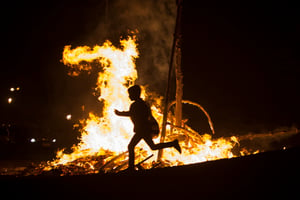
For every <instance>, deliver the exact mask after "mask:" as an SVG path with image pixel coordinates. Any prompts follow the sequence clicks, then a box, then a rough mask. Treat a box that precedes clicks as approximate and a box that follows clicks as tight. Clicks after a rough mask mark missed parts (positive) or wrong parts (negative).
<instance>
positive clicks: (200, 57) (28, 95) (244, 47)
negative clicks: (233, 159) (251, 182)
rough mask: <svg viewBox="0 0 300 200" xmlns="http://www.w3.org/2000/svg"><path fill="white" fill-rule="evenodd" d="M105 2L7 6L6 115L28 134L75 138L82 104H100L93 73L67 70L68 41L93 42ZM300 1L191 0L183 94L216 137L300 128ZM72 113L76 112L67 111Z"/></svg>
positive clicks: (203, 128)
mask: <svg viewBox="0 0 300 200" xmlns="http://www.w3.org/2000/svg"><path fill="white" fill-rule="evenodd" d="M105 6H106V4H105V1H95V0H87V1H43V2H36V1H35V2H30V1H24V2H8V3H6V4H4V5H3V6H2V13H1V19H2V24H1V26H2V27H1V30H2V33H1V35H2V37H1V38H2V51H1V52H2V55H1V57H2V59H1V65H2V66H1V77H0V78H1V85H0V97H1V99H0V106H1V107H0V108H1V114H0V120H1V123H11V124H15V125H16V126H19V127H21V128H20V129H22V130H23V133H22V134H25V128H24V127H26V129H28V133H26V134H27V135H28V136H31V135H37V136H44V135H45V136H47V137H60V138H62V140H64V142H67V141H70V140H72V138H73V139H74V137H75V136H74V135H72V133H71V132H72V123H75V122H76V119H79V118H81V117H82V113H81V111H80V107H81V105H83V104H85V105H90V107H91V108H90V109H94V108H96V106H93V105H94V104H96V103H95V102H96V98H95V97H93V96H92V95H91V93H92V86H93V84H94V82H93V78H92V79H91V78H90V77H89V76H87V75H86V74H83V75H82V76H80V77H70V76H68V75H67V68H66V67H65V66H64V65H63V64H62V63H61V62H60V60H61V56H62V51H63V47H64V46H65V45H68V44H72V46H73V47H75V46H78V45H94V44H90V43H85V41H86V38H87V36H88V35H89V34H90V33H91V32H92V30H94V29H95V28H96V26H97V24H98V23H99V20H107V19H104V15H103V12H100V11H99V10H101V11H103V10H104V7H105ZM298 10H299V7H298V6H297V4H296V3H294V2H293V1H284V2H280V3H277V2H273V1H272V2H271V1H270V2H261V1H251V2H245V1H241V2H240V1H226V2H225V1H193V2H192V1H187V0H185V1H184V7H183V24H182V32H183V47H182V51H183V55H182V67H183V73H184V99H189V100H193V101H196V102H197V103H199V104H201V105H202V106H203V107H204V108H205V109H206V110H207V111H208V112H209V113H210V115H211V118H212V120H213V122H214V124H215V129H216V133H217V135H218V136H225V135H231V134H242V133H247V132H251V131H252V132H261V131H266V130H274V129H276V128H279V127H284V126H288V127H290V126H292V125H295V126H298V127H299V125H300V121H299V117H298V113H299V111H300V106H299V100H300V97H299V84H298V82H297V79H298V77H299V74H300V70H299V64H300V59H299V34H300V28H299V18H300V16H299V15H300V14H299V12H297V11H298ZM117 14H118V13H116V15H117ZM95 19H97V20H95ZM126 31H127V30H124V33H126ZM141 34H143V33H141ZM111 35H112V38H105V39H109V40H112V41H118V40H119V37H120V35H119V33H116V32H114V31H113V29H112V30H111ZM170 37H172V35H170ZM102 42H103V41H102ZM139 46H140V48H141V49H143V48H145V47H144V46H143V43H139ZM140 54H141V55H143V51H141V52H140ZM139 62H140V61H139V60H137V64H139ZM94 78H95V77H94ZM150 86H151V83H150ZM10 87H20V91H18V92H13V93H12V92H10V91H9V88H10ZM159 92H160V93H161V94H163V91H159ZM11 96H12V97H13V99H14V102H13V103H12V104H8V103H7V98H8V97H11ZM183 112H184V117H187V118H189V119H190V120H189V124H190V125H191V126H192V127H194V128H195V129H196V130H198V131H200V132H201V133H203V132H210V130H209V128H208V124H207V121H206V119H205V116H204V115H203V114H202V113H201V112H200V111H199V110H197V109H196V108H194V107H192V106H184V110H183ZM69 113H72V114H73V115H74V117H73V121H67V120H66V119H65V116H66V115H67V114H69ZM71 135H72V136H71ZM24 137H25V136H24ZM76 137H77V136H76Z"/></svg>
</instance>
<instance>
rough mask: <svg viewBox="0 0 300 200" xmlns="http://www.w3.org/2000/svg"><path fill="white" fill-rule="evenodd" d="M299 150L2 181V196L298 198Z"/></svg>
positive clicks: (59, 197) (5, 178)
mask: <svg viewBox="0 0 300 200" xmlns="http://www.w3.org/2000/svg"><path fill="white" fill-rule="evenodd" d="M299 154H300V148H299V147H294V148H291V149H287V150H280V151H272V152H265V153H260V154H256V155H251V156H244V157H238V158H233V159H223V160H217V161H210V162H204V163H198V164H193V165H186V166H180V167H172V168H161V169H153V170H146V171H139V172H135V173H128V172H123V173H119V174H97V175H83V176H62V177H61V176H57V175H53V174H49V175H43V176H27V177H15V176H1V177H0V182H1V184H2V189H3V190H2V191H3V192H2V193H3V195H9V196H10V197H12V198H18V197H22V198H23V197H33V198H37V199H47V198H49V199H53V198H58V199H91V198H98V199H120V198H121V199H124V198H128V197H132V198H133V199H157V198H158V199H194V198H197V199H220V198H221V199H229V198H230V199H272V198H273V197H277V198H280V197H283V198H285V199H290V198H292V197H293V198H296V199H297V196H299V194H298V193H297V184H298V181H299V178H300V172H299V162H298V160H299V159H298V158H299Z"/></svg>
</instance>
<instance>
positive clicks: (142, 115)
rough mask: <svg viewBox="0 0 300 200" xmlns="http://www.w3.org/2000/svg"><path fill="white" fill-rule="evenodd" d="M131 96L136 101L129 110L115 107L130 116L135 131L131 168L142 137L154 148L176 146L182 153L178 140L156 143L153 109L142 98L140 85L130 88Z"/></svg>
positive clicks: (120, 112)
mask: <svg viewBox="0 0 300 200" xmlns="http://www.w3.org/2000/svg"><path fill="white" fill-rule="evenodd" d="M128 93H129V98H130V100H132V101H134V102H133V103H132V104H131V105H130V109H129V111H118V110H116V109H115V114H116V115H119V116H127V117H130V119H131V121H132V123H133V125H134V129H133V131H134V132H135V134H134V136H133V137H132V139H131V141H130V143H129V145H128V152H129V166H128V169H129V170H134V160H135V159H134V158H135V157H134V147H135V146H136V145H137V144H138V143H139V142H140V140H141V139H144V140H145V142H146V143H147V144H148V145H149V147H150V148H151V149H152V150H158V149H163V148H168V147H174V148H175V149H176V150H177V151H178V152H179V153H181V147H180V146H179V143H178V140H177V139H176V140H174V141H172V142H166V143H159V144H154V142H153V140H152V135H151V131H152V130H151V129H152V128H151V125H150V123H149V120H150V118H151V117H152V114H151V109H150V107H149V106H148V105H147V103H146V102H145V101H144V100H143V99H141V97H140V95H141V88H140V86H139V85H134V86H132V87H130V88H128Z"/></svg>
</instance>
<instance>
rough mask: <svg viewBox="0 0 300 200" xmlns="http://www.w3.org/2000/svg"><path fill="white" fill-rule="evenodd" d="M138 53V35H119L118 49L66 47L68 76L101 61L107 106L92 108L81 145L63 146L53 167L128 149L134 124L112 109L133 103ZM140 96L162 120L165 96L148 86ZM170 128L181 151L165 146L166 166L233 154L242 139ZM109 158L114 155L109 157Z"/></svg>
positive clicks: (108, 46) (170, 136)
mask: <svg viewBox="0 0 300 200" xmlns="http://www.w3.org/2000/svg"><path fill="white" fill-rule="evenodd" d="M136 58H138V50H137V44H136V37H135V36H133V37H128V38H127V39H122V40H120V48H117V47H115V46H113V45H112V43H111V42H109V41H106V42H105V43H104V44H103V45H102V46H98V45H96V46H94V47H93V48H90V47H87V46H83V47H77V48H75V49H71V46H65V48H64V51H63V60H62V61H63V63H64V64H65V65H68V66H69V67H70V68H71V69H72V70H73V72H72V73H70V75H73V76H77V75H79V73H80V72H81V71H82V70H87V71H90V70H91V69H92V66H91V65H89V64H87V63H90V62H95V61H96V62H98V63H100V64H101V66H102V70H101V71H100V72H99V74H98V80H97V89H98V90H100V91H101V95H100V96H99V98H98V99H99V101H103V102H104V106H103V110H102V113H101V114H102V115H101V117H99V116H98V115H97V114H94V113H89V117H88V119H84V120H81V121H80V122H81V124H82V125H83V129H82V133H81V138H80V142H79V144H77V145H76V146H74V147H73V152H72V153H71V154H65V153H63V150H61V151H59V152H58V153H57V159H56V160H55V161H53V162H52V163H51V165H52V166H56V165H58V164H64V165H67V164H68V163H70V162H72V161H74V160H76V159H78V158H82V157H87V156H92V155H105V154H108V152H109V153H110V154H111V155H117V154H121V153H122V152H126V151H127V145H128V143H129V141H130V139H131V137H132V135H133V125H132V122H131V121H130V120H129V119H127V118H121V117H118V116H116V115H115V114H114V109H118V110H128V109H129V106H130V103H131V102H130V100H129V98H128V94H127V88H128V87H129V86H132V85H133V84H134V82H135V80H136V79H137V71H136V66H135V59H136ZM143 88H144V87H143ZM142 97H143V98H144V99H146V100H147V99H148V100H149V99H151V101H152V102H154V103H153V104H152V107H151V109H152V113H153V115H154V117H155V118H156V119H157V120H158V121H159V123H160V124H161V120H162V114H161V100H162V97H158V96H156V97H155V95H153V93H151V92H149V91H146V89H143V92H142ZM99 114H100V113H99ZM172 117H173V116H170V117H169V121H172ZM167 132H168V133H167V136H166V140H172V139H174V138H178V139H179V141H180V145H181V147H182V154H178V153H177V151H176V150H175V149H173V148H170V149H167V150H164V157H163V160H164V162H166V163H168V166H174V165H182V164H190V163H195V162H202V161H207V160H213V159H221V158H231V157H233V156H234V155H233V153H232V152H231V149H232V148H233V146H234V145H235V144H236V143H237V142H238V141H237V138H236V137H231V138H227V139H225V138H220V139H216V140H213V139H212V138H211V136H210V135H208V134H205V135H199V134H198V133H196V132H195V131H193V130H192V129H191V128H189V127H187V126H186V127H185V129H183V128H176V127H171V126H170V125H168V127H167ZM159 140H160V138H157V139H155V142H159ZM139 147H141V148H142V149H143V150H144V151H146V152H147V154H148V155H149V154H151V153H152V151H151V149H150V148H149V147H148V146H147V145H146V144H145V143H144V142H143V141H142V142H141V143H140V144H139ZM153 153H154V154H156V152H153ZM109 159H111V157H110V158H109V157H108V159H107V160H106V161H108V160H109ZM153 159H154V157H153V158H152V159H149V160H148V161H147V162H146V164H145V165H146V168H147V165H148V168H149V166H150V165H151V163H152V162H153V161H154V160H153ZM137 161H138V160H136V162H137ZM147 163H148V164H147ZM90 168H91V169H93V166H92V165H91V166H90Z"/></svg>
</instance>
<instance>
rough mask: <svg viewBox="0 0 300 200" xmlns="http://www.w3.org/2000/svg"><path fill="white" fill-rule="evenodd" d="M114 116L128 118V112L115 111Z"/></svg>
mask: <svg viewBox="0 0 300 200" xmlns="http://www.w3.org/2000/svg"><path fill="white" fill-rule="evenodd" d="M115 114H116V115H119V116H126V117H129V116H130V112H129V111H118V110H117V109H115Z"/></svg>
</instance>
